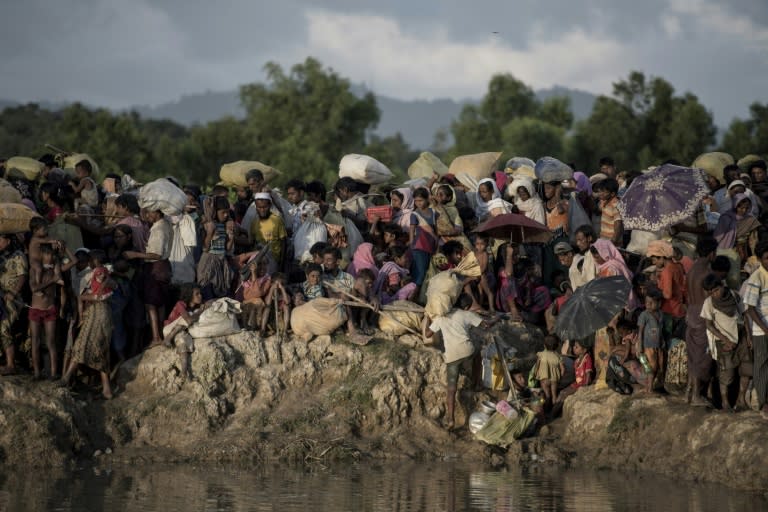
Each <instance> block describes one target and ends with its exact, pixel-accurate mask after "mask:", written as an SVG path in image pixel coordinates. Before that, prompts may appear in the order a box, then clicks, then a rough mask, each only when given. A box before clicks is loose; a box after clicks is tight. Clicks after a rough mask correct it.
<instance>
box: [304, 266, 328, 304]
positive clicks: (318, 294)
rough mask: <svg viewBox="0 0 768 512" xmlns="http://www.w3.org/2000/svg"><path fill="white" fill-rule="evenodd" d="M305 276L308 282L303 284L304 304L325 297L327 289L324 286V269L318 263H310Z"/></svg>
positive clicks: (305, 270)
mask: <svg viewBox="0 0 768 512" xmlns="http://www.w3.org/2000/svg"><path fill="white" fill-rule="evenodd" d="M304 275H305V276H306V277H307V280H306V281H304V282H303V283H301V295H303V298H304V302H306V301H309V300H312V299H319V298H322V297H325V296H326V293H325V288H323V285H322V280H323V267H321V266H320V265H318V264H317V263H309V264H308V265H307V266H306V267H305V269H304Z"/></svg>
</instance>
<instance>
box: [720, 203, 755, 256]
mask: <svg viewBox="0 0 768 512" xmlns="http://www.w3.org/2000/svg"><path fill="white" fill-rule="evenodd" d="M733 204H734V207H733V208H731V209H730V210H728V211H727V212H725V213H723V214H721V215H720V219H719V221H718V223H717V227H716V228H715V233H714V237H715V240H717V247H718V248H719V249H735V250H736V252H737V253H738V254H739V256H740V257H741V261H746V259H747V258H748V257H749V250H748V247H749V243H748V242H749V238H750V236H751V235H752V233H755V232H756V231H757V229H758V228H759V227H760V222H759V221H758V220H757V219H756V218H755V216H754V215H752V213H751V209H752V200H751V199H750V198H749V196H748V195H746V194H737V195H736V196H735V197H734V198H733Z"/></svg>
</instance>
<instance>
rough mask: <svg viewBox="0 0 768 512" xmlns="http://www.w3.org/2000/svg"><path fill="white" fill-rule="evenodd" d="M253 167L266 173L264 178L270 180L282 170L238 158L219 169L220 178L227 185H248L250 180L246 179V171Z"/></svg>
mask: <svg viewBox="0 0 768 512" xmlns="http://www.w3.org/2000/svg"><path fill="white" fill-rule="evenodd" d="M251 169H258V170H259V171H261V173H262V174H263V175H264V180H265V181H267V182H269V181H270V180H273V179H275V178H276V177H277V176H278V175H280V171H278V170H277V169H275V168H274V167H270V166H268V165H266V164H263V163H261V162H256V161H248V160H238V161H237V162H230V163H228V164H224V165H222V166H221V169H219V179H220V180H221V181H222V183H223V184H224V185H226V186H230V187H247V186H248V181H246V179H245V175H246V173H248V171H250V170H251Z"/></svg>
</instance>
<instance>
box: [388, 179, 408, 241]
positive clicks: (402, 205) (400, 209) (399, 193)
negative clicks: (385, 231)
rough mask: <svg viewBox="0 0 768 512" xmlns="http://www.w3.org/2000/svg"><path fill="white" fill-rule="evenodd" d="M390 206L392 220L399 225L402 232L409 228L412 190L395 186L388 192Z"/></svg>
mask: <svg viewBox="0 0 768 512" xmlns="http://www.w3.org/2000/svg"><path fill="white" fill-rule="evenodd" d="M390 205H391V206H392V211H393V214H392V222H394V223H396V224H397V225H399V226H400V227H401V228H402V230H403V232H405V233H407V232H408V231H409V230H410V229H411V214H412V213H413V191H411V189H410V188H408V187H403V188H396V189H395V190H393V191H392V193H391V194H390Z"/></svg>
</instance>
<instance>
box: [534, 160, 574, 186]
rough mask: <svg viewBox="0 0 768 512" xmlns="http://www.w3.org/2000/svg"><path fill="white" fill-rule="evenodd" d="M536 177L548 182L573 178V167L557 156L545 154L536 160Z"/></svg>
mask: <svg viewBox="0 0 768 512" xmlns="http://www.w3.org/2000/svg"><path fill="white" fill-rule="evenodd" d="M534 172H535V173H536V177H537V178H539V180H541V181H543V182H545V183H547V182H551V181H563V180H569V179H571V178H573V169H571V168H570V167H569V166H568V165H566V164H564V163H563V162H561V161H560V160H558V159H557V158H552V157H551V156H545V157H542V158H539V159H538V160H537V161H536V167H535V168H534Z"/></svg>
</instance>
